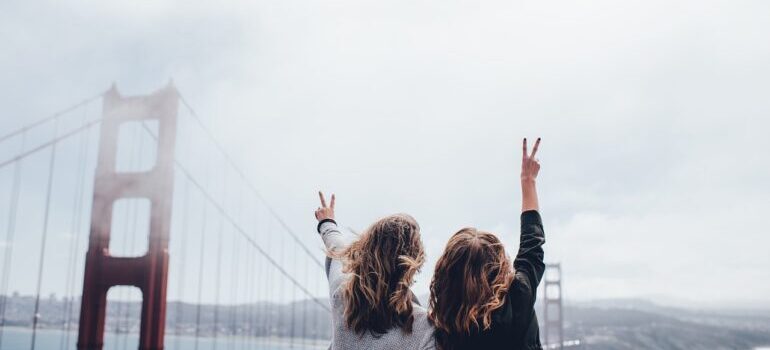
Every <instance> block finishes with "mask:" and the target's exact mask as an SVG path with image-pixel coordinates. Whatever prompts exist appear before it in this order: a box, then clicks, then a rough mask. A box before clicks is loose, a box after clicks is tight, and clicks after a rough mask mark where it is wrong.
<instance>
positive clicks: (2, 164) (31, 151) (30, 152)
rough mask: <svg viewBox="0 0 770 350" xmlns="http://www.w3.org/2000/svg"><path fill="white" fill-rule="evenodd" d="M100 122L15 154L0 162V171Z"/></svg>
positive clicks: (94, 122)
mask: <svg viewBox="0 0 770 350" xmlns="http://www.w3.org/2000/svg"><path fill="white" fill-rule="evenodd" d="M101 121H102V119H101V118H99V119H94V120H92V121H90V122H88V123H86V124H85V125H82V126H80V127H78V128H76V129H73V130H71V131H68V132H66V133H64V134H61V135H60V136H58V137H54V138H53V139H51V140H49V141H47V142H45V143H43V144H40V145H38V146H36V147H34V148H31V149H29V150H27V151H25V152H21V153H19V154H17V155H16V156H14V157H13V158H11V159H7V160H5V161H3V162H0V169H2V168H4V167H6V166H8V165H10V164H13V163H16V162H18V161H20V160H22V159H24V158H27V157H29V156H31V155H33V154H35V153H37V152H39V151H41V150H44V149H46V148H48V147H51V146H55V145H56V144H57V143H59V142H61V141H63V140H66V139H68V138H70V137H72V136H74V135H77V134H78V133H80V132H82V131H84V130H88V129H89V128H91V127H92V126H93V125H95V124H97V123H99V122H101Z"/></svg>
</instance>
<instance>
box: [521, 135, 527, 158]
mask: <svg viewBox="0 0 770 350" xmlns="http://www.w3.org/2000/svg"><path fill="white" fill-rule="evenodd" d="M523 144H524V146H523V148H522V158H524V159H527V138H526V137H525V138H524V142H523Z"/></svg>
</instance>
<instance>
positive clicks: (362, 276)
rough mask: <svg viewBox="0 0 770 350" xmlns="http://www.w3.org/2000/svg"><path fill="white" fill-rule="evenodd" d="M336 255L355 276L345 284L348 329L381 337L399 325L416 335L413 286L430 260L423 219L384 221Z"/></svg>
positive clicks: (398, 216)
mask: <svg viewBox="0 0 770 350" xmlns="http://www.w3.org/2000/svg"><path fill="white" fill-rule="evenodd" d="M335 255H336V256H337V257H338V258H341V259H342V261H343V271H344V272H347V273H350V274H351V278H350V279H348V280H347V281H346V282H344V283H343V285H342V286H341V288H342V290H341V292H342V297H343V300H344V303H345V314H344V317H345V322H346V324H347V326H348V328H349V329H351V330H353V331H355V332H356V333H357V334H359V335H363V334H364V333H365V332H369V333H371V334H372V335H373V336H375V337H379V336H381V335H382V334H384V333H386V332H387V331H388V330H389V329H391V328H393V327H399V328H401V329H402V330H404V331H405V332H407V333H411V332H412V325H413V323H414V316H412V301H413V300H414V295H413V294H412V291H411V289H410V288H409V287H410V286H411V285H412V284H413V283H414V276H415V274H416V273H417V272H418V271H419V270H420V268H421V267H422V265H423V263H424V262H425V251H424V249H423V245H422V241H421V240H420V226H419V225H418V224H417V221H416V220H415V219H414V218H413V217H411V216H409V215H407V214H395V215H391V216H387V217H384V218H382V219H380V220H378V221H376V222H375V223H373V224H372V225H371V226H370V227H369V228H368V229H366V231H364V232H363V233H362V234H361V236H360V238H359V239H358V240H357V241H356V242H354V243H352V244H351V245H350V246H348V247H347V248H346V249H345V250H343V251H342V252H341V253H340V254H335Z"/></svg>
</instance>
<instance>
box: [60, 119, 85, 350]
mask: <svg viewBox="0 0 770 350" xmlns="http://www.w3.org/2000/svg"><path fill="white" fill-rule="evenodd" d="M87 117H88V105H85V106H84V107H83V120H82V121H81V125H85V124H86V120H87ZM89 132H90V129H88V130H86V132H84V133H83V134H81V135H80V140H79V144H78V160H77V164H78V165H77V173H76V176H75V192H74V196H73V203H72V208H73V209H72V221H71V222H70V234H71V235H72V237H71V239H72V242H71V243H70V250H69V257H68V259H67V275H66V276H67V277H66V278H65V279H66V280H65V286H64V298H65V300H64V307H63V313H64V314H63V315H62V333H61V338H60V339H59V349H61V350H65V349H66V348H67V344H69V331H70V327H71V326H70V322H71V321H72V303H73V300H74V299H75V296H74V295H73V294H72V293H71V290H72V289H73V284H75V278H74V275H75V269H76V267H75V263H77V249H78V247H79V246H80V223H81V219H80V218H81V217H82V216H83V192H84V191H83V189H84V187H85V181H84V180H83V178H85V172H86V155H87V151H88V136H89V134H90V133H89Z"/></svg>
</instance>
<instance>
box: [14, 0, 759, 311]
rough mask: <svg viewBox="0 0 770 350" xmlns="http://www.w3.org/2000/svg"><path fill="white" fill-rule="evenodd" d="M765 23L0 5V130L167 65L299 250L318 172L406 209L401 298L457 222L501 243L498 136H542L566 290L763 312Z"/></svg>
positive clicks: (558, 8) (723, 7) (349, 8)
mask: <svg viewBox="0 0 770 350" xmlns="http://www.w3.org/2000/svg"><path fill="white" fill-rule="evenodd" d="M768 38H770V2H768V1H765V0H757V1H728V0H725V1H710V0H706V1H704V0H698V1H670V0H666V1H657V0H644V1H622V2H619V1H610V0H606V1H605V0H596V1H561V0H554V1H545V2H544V1H519V0H505V1H500V0H483V1H476V0H474V1H470V0H468V1H456V0H449V1H447V0H442V1H437V0H417V1H414V0H389V1H370V0H355V1H354V0H336V1H327V0H324V1H321V0H281V1H243V2H232V1H216V2H214V1H212V2H208V3H203V2H197V3H196V4H191V3H190V2H189V1H156V0H137V1H130V2H117V1H112V2H109V1H100V2H90V1H15V0H10V1H9V0H6V1H3V2H2V4H0V106H2V110H3V112H2V114H1V115H2V116H1V117H0V131H2V132H0V134H5V133H7V132H9V131H11V130H14V129H16V128H18V127H21V126H22V125H25V124H28V123H29V122H32V121H34V120H37V119H39V118H41V117H44V116H45V115H47V114H50V113H51V112H54V111H57V110H59V109H61V108H63V107H66V106H68V105H71V104H73V103H76V102H77V101H80V100H82V99H83V98H86V97H88V96H91V95H93V94H96V93H98V92H99V91H103V90H105V89H106V88H107V87H109V86H110V84H111V83H112V82H116V83H117V87H118V89H119V90H120V91H121V92H123V93H126V94H145V93H149V92H152V91H154V90H157V89H158V88H160V87H162V86H164V85H165V84H166V83H167V82H168V81H169V79H173V80H174V84H175V85H176V86H177V87H178V88H179V90H180V91H181V92H182V94H183V96H184V97H185V98H186V99H187V100H188V101H189V102H190V104H191V105H192V106H193V107H194V108H195V109H196V110H197V112H198V114H199V115H201V117H202V118H203V119H204V121H205V122H206V123H207V124H208V125H210V126H211V127H212V128H213V130H214V133H215V135H217V137H218V138H219V139H221V140H223V142H224V144H225V147H226V148H227V149H228V150H229V151H230V152H231V153H232V154H234V155H235V156H234V157H235V158H237V159H238V162H239V163H240V164H241V165H242V166H243V167H244V168H246V169H247V173H248V174H249V177H250V178H251V181H252V182H253V183H255V184H256V185H257V187H259V189H260V190H261V192H262V193H263V194H264V196H265V198H267V200H268V201H269V202H270V203H271V204H272V205H273V207H274V208H275V209H276V210H277V211H278V212H279V214H280V215H281V217H283V218H284V219H285V220H286V221H287V222H288V223H289V225H290V226H291V228H292V229H293V230H294V231H296V232H297V233H299V234H300V236H301V237H302V238H303V239H306V240H307V242H308V243H307V244H308V245H310V246H312V247H314V248H316V247H320V241H319V240H318V238H317V236H316V235H315V224H314V221H315V220H314V218H313V209H314V208H315V207H316V206H317V197H316V194H315V192H316V191H317V190H318V189H322V190H324V191H328V192H335V193H337V196H338V214H337V215H338V219H339V221H340V223H341V224H343V225H345V226H350V227H353V228H355V229H363V228H365V227H366V226H367V225H368V224H369V223H370V222H372V221H373V220H375V219H376V218H378V217H380V216H383V215H386V214H390V213H394V212H407V213H410V214H412V215H413V216H415V217H416V218H417V220H418V221H419V222H420V224H421V226H422V229H423V240H424V242H425V244H426V247H427V252H428V263H427V264H426V266H425V268H424V269H423V272H422V274H421V275H420V277H419V281H418V284H417V287H416V290H417V291H418V293H425V292H426V291H427V284H428V282H429V280H430V275H431V273H432V269H433V264H434V262H435V260H436V259H437V258H438V256H439V255H440V253H441V250H442V249H443V245H444V243H445V242H446V240H447V239H448V237H449V236H450V235H451V234H452V233H454V232H455V231H457V230H458V229H459V228H461V227H463V226H468V225H472V226H477V227H479V228H482V229H485V230H490V231H492V232H495V233H497V234H499V235H500V236H501V237H502V238H503V239H504V241H505V242H506V243H507V244H508V247H509V252H510V254H515V249H516V247H517V246H518V214H519V208H520V199H519V197H520V191H519V189H518V171H519V165H520V153H519V152H520V140H521V138H522V137H525V136H526V137H531V138H535V137H537V136H541V137H542V138H543V144H542V147H541V151H540V156H539V158H540V159H541V163H542V170H541V175H540V179H539V183H538V185H539V190H540V193H541V212H542V215H543V218H544V221H545V229H546V235H547V244H546V246H545V249H546V259H547V260H548V261H551V262H561V263H562V264H563V269H564V286H565V287H564V288H565V296H566V297H567V298H570V299H574V300H587V299H597V298H636V297H640V298H649V299H652V300H656V301H659V302H664V303H669V304H679V303H687V304H690V305H715V304H722V305H730V306H749V305H763V306H765V307H770V254H768V251H770V248H768V247H769V246H770V232H768V224H767V218H768V214H767V210H768V209H770V184H769V183H768V181H767V180H768V178H770V156H768V155H767V150H769V149H770V138H768V132H769V131H770V98H769V97H770V64H769V63H768V62H770V40H768ZM99 108H100V107H99V105H98V104H97V105H95V106H93V107H92V110H91V113H92V114H94V115H95V116H98V112H99ZM180 132H181V131H180ZM0 147H6V149H4V150H3V153H7V152H10V151H8V148H7V147H9V146H7V145H0ZM181 148H182V150H181V151H180V152H184V151H185V149H184V146H181ZM187 151H189V150H187ZM10 153H13V152H10ZM45 159H46V158H41V159H40V160H39V162H37V163H31V164H30V165H29V167H28V168H27V169H33V173H43V174H44V173H45V170H46V169H47V168H46V167H47V164H46V163H45ZM191 159H193V160H191V161H194V158H191ZM198 162H202V161H201V160H200V159H199V160H198ZM61 169H63V170H62V172H63V173H67V172H68V170H66V169H69V172H70V173H72V172H73V171H74V170H73V169H74V166H73V168H68V165H67V163H66V162H65V163H63V165H61ZM38 170H39V171H38ZM0 172H2V174H0V176H2V182H0V185H2V187H3V188H2V190H1V191H3V192H2V194H3V198H7V196H8V192H9V188H10V168H6V169H1V170H0ZM29 176H30V177H34V176H35V175H29ZM40 183H44V182H40ZM36 188H37V187H36ZM38 189H39V188H38ZM0 200H2V201H3V204H2V205H3V206H4V207H2V209H3V210H7V207H5V206H7V204H6V203H5V202H7V201H6V200H5V199H2V198H0ZM61 203H62V204H61V205H62V206H65V205H69V202H67V203H65V202H64V201H62V202H61ZM179 203H180V202H177V204H176V208H179V207H180V204H179ZM30 210H32V209H30ZM54 211H56V210H55V209H54ZM5 213H6V211H3V212H2V213H0V222H2V223H5V222H6V218H5V215H6V214H5ZM28 219H29V218H28ZM29 220H32V219H29ZM5 226H6V225H5V224H2V225H0V229H2V230H5ZM62 230H64V229H62ZM0 232H2V233H0V238H1V237H4V234H3V233H4V232H5V231H0ZM30 235H31V234H30ZM35 235H37V236H35V237H38V238H36V239H39V232H35ZM57 237H58V238H57ZM57 239H59V240H57ZM67 239H71V235H66V234H63V233H62V234H61V235H60V237H59V236H57V235H54V238H53V240H54V241H53V242H54V244H56V242H60V243H62V244H65V243H66V240H67ZM6 246H7V245H6ZM30 247H32V245H31V246H30ZM20 249H22V248H20ZM36 252H37V251H36V250H34V249H32V248H30V250H29V255H30V256H33V257H36ZM172 252H173V251H172ZM319 252H320V248H319ZM25 255H26V254H25ZM319 256H320V254H319ZM19 259H21V258H19ZM188 259H194V257H189V258H188ZM35 261H36V260H35ZM287 261H291V259H288V260H287ZM30 262H33V261H32V260H30ZM36 269H37V265H36V262H35V263H29V264H25V263H15V265H14V273H15V275H14V276H22V275H29V276H33V275H34V274H35V273H36ZM56 269H57V268H56V267H50V268H49V270H47V271H49V272H50V273H56V271H57V270H56ZM173 269H174V267H173V266H172V274H173V271H174V270H173ZM17 278H18V281H24V282H17V283H18V284H17V285H15V286H14V285H13V283H14V282H11V283H12V285H11V288H16V289H19V290H20V291H22V292H26V293H31V292H32V291H33V290H34V289H33V286H34V284H33V283H32V281H33V279H32V277H30V278H29V279H27V280H24V279H23V278H22V277H17ZM52 278H53V277H52ZM12 281H13V279H12ZM60 289H61V288H60V287H58V284H55V283H51V284H47V285H44V291H47V292H58V293H59V294H62V292H61V290H60ZM314 290H315V289H314ZM317 290H318V293H322V287H319V288H317ZM170 293H171V292H170ZM191 294H194V293H192V292H191ZM188 297H190V296H188Z"/></svg>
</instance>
